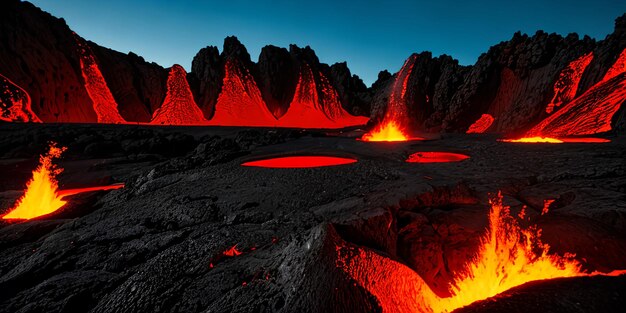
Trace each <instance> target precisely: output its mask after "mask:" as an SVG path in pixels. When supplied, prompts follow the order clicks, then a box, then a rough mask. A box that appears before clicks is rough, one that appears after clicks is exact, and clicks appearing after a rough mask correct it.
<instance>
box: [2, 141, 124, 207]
mask: <svg viewBox="0 0 626 313" xmlns="http://www.w3.org/2000/svg"><path fill="white" fill-rule="evenodd" d="M65 150H66V148H63V147H57V146H56V144H54V143H53V144H51V145H50V151H48V153H47V154H44V155H41V156H40V158H39V166H38V167H37V169H35V170H34V171H33V177H32V178H31V180H30V181H28V183H27V184H26V192H25V193H24V195H23V196H22V197H21V198H20V199H18V200H17V202H16V204H15V206H14V207H13V208H11V209H10V210H9V213H8V214H6V215H4V216H3V217H2V218H3V219H32V218H35V217H38V216H42V215H46V214H50V213H52V212H55V211H57V210H58V209H60V208H61V207H63V206H64V205H65V204H66V203H67V201H65V200H64V197H66V196H71V195H75V194H79V193H83V192H91V191H99V190H112V189H120V188H123V187H124V184H115V185H110V186H99V187H88V188H78V189H67V190H58V187H59V185H58V182H57V180H56V176H57V175H58V174H60V173H61V172H62V171H63V170H62V169H61V168H58V167H57V166H55V165H54V164H53V163H52V161H53V160H54V159H57V158H59V157H61V154H62V153H63V152H64V151H65Z"/></svg>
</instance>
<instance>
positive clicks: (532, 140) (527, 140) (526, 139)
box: [500, 136, 563, 143]
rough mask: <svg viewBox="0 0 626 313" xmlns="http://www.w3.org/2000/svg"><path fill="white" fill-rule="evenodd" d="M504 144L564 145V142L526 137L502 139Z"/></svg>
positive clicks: (546, 138)
mask: <svg viewBox="0 0 626 313" xmlns="http://www.w3.org/2000/svg"><path fill="white" fill-rule="evenodd" d="M500 141H503V142H518V143H563V140H560V139H556V138H550V137H540V136H537V137H524V138H519V139H501V140H500Z"/></svg>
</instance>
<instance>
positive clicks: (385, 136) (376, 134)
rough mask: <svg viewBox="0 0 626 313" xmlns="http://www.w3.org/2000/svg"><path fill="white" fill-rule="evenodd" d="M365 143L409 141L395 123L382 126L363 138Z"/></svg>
mask: <svg viewBox="0 0 626 313" xmlns="http://www.w3.org/2000/svg"><path fill="white" fill-rule="evenodd" d="M361 140H363V141H389V142H392V141H408V140H410V139H409V136H407V135H406V134H405V133H404V132H403V131H402V130H401V129H400V127H399V126H398V124H397V123H396V122H395V121H389V122H387V123H385V124H381V125H379V126H377V127H376V128H374V129H373V130H371V131H370V132H369V133H366V134H364V135H363V137H361Z"/></svg>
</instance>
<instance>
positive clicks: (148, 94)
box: [90, 43, 167, 122]
mask: <svg viewBox="0 0 626 313" xmlns="http://www.w3.org/2000/svg"><path fill="white" fill-rule="evenodd" d="M90 47H91V50H92V51H93V52H94V54H95V56H96V58H97V60H98V63H99V64H100V70H101V71H102V74H103V76H104V78H105V80H106V82H107V85H108V86H109V89H110V90H111V93H112V94H113V97H114V98H115V100H116V101H117V103H118V106H119V108H118V109H119V112H120V114H121V115H122V117H124V118H125V119H126V120H127V121H134V122H149V121H150V118H151V117H152V114H153V112H154V111H155V110H156V109H157V108H158V107H159V106H160V105H161V103H163V99H164V98H165V91H166V82H167V71H166V70H165V69H164V68H162V67H161V66H160V65H158V64H156V63H148V62H146V61H145V60H144V59H143V58H142V57H140V56H138V55H136V54H134V53H132V52H130V53H128V54H123V53H120V52H117V51H114V50H111V49H107V48H104V47H101V46H98V45H96V44H94V43H90Z"/></svg>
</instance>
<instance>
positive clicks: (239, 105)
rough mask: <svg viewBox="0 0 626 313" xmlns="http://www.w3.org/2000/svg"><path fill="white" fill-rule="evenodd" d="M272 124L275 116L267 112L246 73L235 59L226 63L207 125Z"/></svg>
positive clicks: (273, 124)
mask: <svg viewBox="0 0 626 313" xmlns="http://www.w3.org/2000/svg"><path fill="white" fill-rule="evenodd" d="M276 123H277V120H276V117H274V115H273V114H272V113H271V112H270V111H269V110H268V109H267V106H266V105H265V102H264V101H263V98H262V97H261V91H260V90H259V87H258V86H257V85H256V82H255V81H254V78H253V77H252V75H251V74H250V73H249V72H248V70H247V69H245V67H243V66H242V65H241V64H239V62H238V61H236V60H235V61H233V60H228V61H226V64H224V80H223V85H222V91H221V92H220V95H219V96H218V98H217V103H216V104H215V114H213V118H211V120H210V121H209V124H210V125H219V126H258V127H274V126H276Z"/></svg>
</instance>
